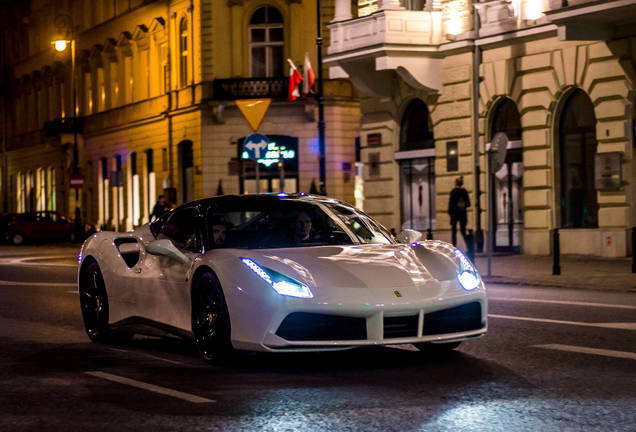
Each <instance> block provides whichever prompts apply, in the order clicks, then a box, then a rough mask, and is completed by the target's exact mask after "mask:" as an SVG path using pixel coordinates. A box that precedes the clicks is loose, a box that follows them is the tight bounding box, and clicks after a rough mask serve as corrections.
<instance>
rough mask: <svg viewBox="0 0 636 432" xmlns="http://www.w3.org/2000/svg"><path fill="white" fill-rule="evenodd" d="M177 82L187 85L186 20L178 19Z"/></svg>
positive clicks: (182, 85)
mask: <svg viewBox="0 0 636 432" xmlns="http://www.w3.org/2000/svg"><path fill="white" fill-rule="evenodd" d="M179 84H181V87H185V86H187V85H188V20H187V18H186V17H183V18H181V21H179Z"/></svg>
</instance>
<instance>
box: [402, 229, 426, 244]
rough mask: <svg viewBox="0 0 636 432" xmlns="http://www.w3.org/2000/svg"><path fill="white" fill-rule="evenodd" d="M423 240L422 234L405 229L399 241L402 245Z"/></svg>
mask: <svg viewBox="0 0 636 432" xmlns="http://www.w3.org/2000/svg"><path fill="white" fill-rule="evenodd" d="M421 239H422V233H421V232H419V231H415V230H412V229H404V230H402V231H401V232H400V234H399V235H398V237H397V240H398V241H399V242H400V243H413V242H416V241H419V240H421Z"/></svg>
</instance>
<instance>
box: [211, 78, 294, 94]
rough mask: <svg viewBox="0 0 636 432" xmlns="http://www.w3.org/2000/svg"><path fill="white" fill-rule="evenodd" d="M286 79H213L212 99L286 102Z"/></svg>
mask: <svg viewBox="0 0 636 432" xmlns="http://www.w3.org/2000/svg"><path fill="white" fill-rule="evenodd" d="M287 84H288V79H287V78H285V77H279V78H231V79H215V80H214V82H213V84H212V99H214V100H235V99H261V98H271V99H284V100H287Z"/></svg>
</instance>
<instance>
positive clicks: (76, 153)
mask: <svg viewBox="0 0 636 432" xmlns="http://www.w3.org/2000/svg"><path fill="white" fill-rule="evenodd" d="M71 26H72V24H71ZM74 33H75V29H71V88H72V89H73V117H72V118H73V174H79V161H78V158H79V149H78V144H77V83H76V78H75V34H74ZM81 226H82V221H81V219H80V203H79V188H77V187H76V188H75V234H76V235H77V236H79V234H80V229H81Z"/></svg>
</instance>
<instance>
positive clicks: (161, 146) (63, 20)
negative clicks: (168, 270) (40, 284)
mask: <svg viewBox="0 0 636 432" xmlns="http://www.w3.org/2000/svg"><path fill="white" fill-rule="evenodd" d="M321 15H323V18H322V20H323V21H322V22H323V24H324V25H326V23H327V22H328V20H329V19H330V17H332V16H333V2H330V1H324V2H323V9H322V11H321ZM1 19H2V21H3V22H2V26H3V29H5V30H3V39H2V44H1V45H2V52H1V58H2V60H1V61H2V64H1V66H2V72H3V73H2V77H1V78H0V79H1V80H2V83H3V92H2V121H1V127H2V132H3V140H2V143H3V147H2V164H1V166H0V179H1V182H0V189H1V193H2V204H3V207H2V210H4V211H11V212H25V211H35V210H45V209H50V210H57V211H58V212H60V213H61V214H64V215H67V216H70V217H73V215H74V214H75V209H76V208H77V209H78V210H79V213H80V216H81V220H82V221H87V222H88V223H92V224H95V225H97V226H99V227H103V228H113V229H118V230H126V229H130V228H132V227H133V226H136V225H139V224H141V223H144V222H146V221H148V218H149V214H150V211H151V209H152V206H153V205H154V203H155V201H156V199H157V196H158V195H159V194H162V193H163V194H166V195H167V196H168V197H169V198H170V200H171V201H173V202H175V203H176V204H180V203H183V202H187V201H190V200H193V199H198V198H202V197H206V196H210V195H216V194H217V193H225V194H229V193H241V192H255V191H256V183H255V182H256V180H255V173H254V170H253V169H252V170H250V169H247V170H241V169H237V167H239V166H240V165H239V164H238V163H237V159H238V158H240V156H241V153H242V152H241V148H240V146H241V143H242V141H243V139H244V138H245V137H246V136H247V135H249V134H250V133H251V132H252V130H251V128H250V127H249V126H248V123H247V122H246V121H245V119H244V118H243V117H242V115H241V114H240V113H239V110H238V109H237V107H236V105H235V100H237V99H262V98H271V99H272V100H273V102H272V104H271V106H270V108H269V110H268V112H267V114H266V115H265V118H264V121H263V123H262V126H261V127H260V129H259V132H261V133H264V134H266V135H268V136H270V138H272V139H274V140H275V141H276V144H277V145H278V146H281V145H285V146H286V148H287V150H293V152H290V153H288V154H289V155H290V157H289V160H286V162H285V171H284V174H283V175H284V190H285V191H287V192H297V191H298V192H300V191H306V192H308V191H309V190H310V188H311V185H312V182H315V184H318V182H319V149H318V129H317V117H318V116H317V102H316V98H315V97H314V96H312V95H310V96H309V97H308V98H307V99H304V100H296V101H293V102H288V100H287V88H288V78H287V76H288V72H289V66H288V63H287V59H288V58H290V59H291V60H293V62H294V63H295V64H296V65H298V66H299V67H301V65H302V64H303V61H304V58H305V54H306V53H307V54H308V57H309V59H310V61H311V63H312V65H313V69H314V71H317V51H316V33H317V27H316V25H317V24H316V22H317V17H316V7H315V4H314V3H313V2H308V1H301V0H294V1H292V0H231V1H226V0H223V1H220V0H154V1H151V0H96V1H90V2H89V1H83V0H31V1H26V2H24V1H22V2H20V1H8V2H4V3H3V5H2V6H1ZM323 33H324V35H325V39H326V43H328V41H329V34H328V31H327V30H326V27H325V28H324V29H323ZM54 39H64V40H67V41H73V43H74V46H75V59H74V61H73V59H72V58H71V57H72V55H71V53H70V52H69V51H70V50H69V49H66V50H64V51H61V52H58V51H56V50H54V49H53V47H52V45H51V41H52V40H54ZM73 67H74V72H75V73H74V74H73V73H72V71H73ZM327 78H328V77H327V74H326V73H325V120H326V123H327V128H326V144H327V145H326V148H327V151H326V189H327V193H328V194H329V195H332V196H335V197H337V198H339V199H343V200H345V201H350V202H353V201H354V184H355V171H354V169H355V157H356V153H355V149H356V138H357V137H358V135H359V132H358V131H359V124H360V118H359V101H358V99H357V93H356V91H355V89H354V87H353V86H352V85H351V83H350V82H349V81H348V80H346V79H331V80H328V79H327ZM74 90H76V94H77V98H76V104H75V106H76V109H75V113H76V116H74V115H73V106H74V104H73V94H74ZM75 136H77V144H75ZM71 177H73V178H75V179H76V180H78V179H79V180H80V182H81V179H82V178H83V180H84V183H83V187H82V188H81V189H79V193H78V194H77V199H76V194H75V191H74V190H73V189H71V188H70V183H71V182H70V180H71ZM260 180H261V188H260V190H261V191H274V192H278V191H279V190H280V189H281V187H280V184H279V183H280V172H279V170H278V169H277V167H276V164H274V165H273V166H271V165H269V166H267V165H263V166H262V168H261V170H260Z"/></svg>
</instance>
